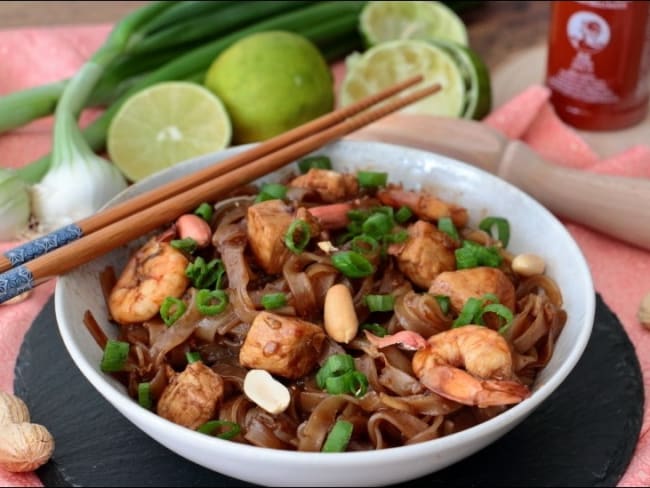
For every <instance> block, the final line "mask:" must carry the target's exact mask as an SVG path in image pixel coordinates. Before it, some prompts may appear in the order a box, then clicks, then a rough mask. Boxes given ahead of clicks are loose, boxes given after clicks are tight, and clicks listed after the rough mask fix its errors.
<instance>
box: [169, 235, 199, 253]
mask: <svg viewBox="0 0 650 488" xmlns="http://www.w3.org/2000/svg"><path fill="white" fill-rule="evenodd" d="M169 245H170V246H172V247H173V248H174V249H178V250H179V251H184V252H186V253H188V254H192V253H193V252H194V251H196V248H197V244H196V241H195V240H194V239H192V238H191V237H186V238H185V239H174V240H173V241H171V242H170V243H169Z"/></svg>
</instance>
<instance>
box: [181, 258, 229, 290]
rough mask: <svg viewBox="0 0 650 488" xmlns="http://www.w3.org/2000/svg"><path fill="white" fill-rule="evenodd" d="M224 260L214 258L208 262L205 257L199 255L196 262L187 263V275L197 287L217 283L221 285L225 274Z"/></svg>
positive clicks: (205, 286) (206, 286) (208, 286)
mask: <svg viewBox="0 0 650 488" xmlns="http://www.w3.org/2000/svg"><path fill="white" fill-rule="evenodd" d="M224 271H225V269H224V266H223V262H222V261H221V260H220V259H213V260H212V261H210V262H209V263H207V264H206V262H205V259H203V258H202V257H201V256H199V257H197V258H196V259H195V260H194V262H192V263H190V264H188V265H187V268H186V269H185V275H186V276H187V277H188V278H189V279H190V280H191V281H192V285H193V286H194V287H195V288H206V289H207V288H210V287H211V286H212V285H214V284H215V283H216V284H217V288H218V287H219V286H220V282H221V278H222V276H223V274H224Z"/></svg>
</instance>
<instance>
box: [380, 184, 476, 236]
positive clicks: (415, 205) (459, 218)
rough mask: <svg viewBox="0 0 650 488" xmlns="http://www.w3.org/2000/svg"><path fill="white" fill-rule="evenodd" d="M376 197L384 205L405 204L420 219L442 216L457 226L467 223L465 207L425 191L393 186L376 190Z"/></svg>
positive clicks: (433, 218) (395, 205)
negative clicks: (448, 218)
mask: <svg viewBox="0 0 650 488" xmlns="http://www.w3.org/2000/svg"><path fill="white" fill-rule="evenodd" d="M377 197H378V198H379V200H381V202H382V203H383V204H384V205H390V206H391V207H400V206H402V205H403V206H406V207H408V208H410V209H411V211H412V212H413V213H414V214H415V215H417V216H418V217H420V218H421V219H425V220H435V221H437V220H438V219H440V218H442V217H450V218H451V220H452V222H453V223H454V225H455V226H457V227H464V226H465V225H466V224H467V219H468V215H467V209H465V208H464V207H460V206H458V205H455V204H453V203H448V202H445V201H443V200H440V199H439V198H436V197H434V196H433V195H430V194H428V193H425V192H417V191H407V190H403V189H401V188H398V187H393V188H387V189H385V190H383V191H380V192H378V193H377Z"/></svg>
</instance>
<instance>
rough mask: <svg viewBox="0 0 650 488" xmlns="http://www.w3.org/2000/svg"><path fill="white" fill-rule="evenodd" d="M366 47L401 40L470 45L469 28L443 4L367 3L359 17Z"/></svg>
mask: <svg viewBox="0 0 650 488" xmlns="http://www.w3.org/2000/svg"><path fill="white" fill-rule="evenodd" d="M359 31H360V32H361V35H362V37H363V39H364V42H365V43H366V47H372V46H376V45H377V44H379V43H381V42H387V41H395V40H399V39H420V40H428V39H438V38H440V39H447V40H450V41H454V42H458V43H459V44H463V45H467V44H468V36H467V28H466V27H465V24H464V23H463V21H462V20H461V18H460V17H459V16H458V15H457V14H456V13H455V12H454V11H453V10H452V9H450V8H449V7H447V6H446V5H445V4H444V3H442V2H424V1H403V2H368V3H367V4H366V5H365V7H364V8H363V10H362V11H361V16H360V18H359Z"/></svg>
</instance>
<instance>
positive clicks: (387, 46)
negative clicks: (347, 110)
mask: <svg viewBox="0 0 650 488" xmlns="http://www.w3.org/2000/svg"><path fill="white" fill-rule="evenodd" d="M415 75H422V76H423V78H424V81H423V83H425V84H431V83H436V82H437V83H440V85H441V86H442V89H441V90H440V91H439V92H437V93H435V94H433V95H431V96H428V97H426V98H423V99H422V100H420V101H419V102H417V103H413V104H411V105H408V106H406V107H405V108H403V109H402V110H401V111H402V112H407V113H421V114H428V115H438V116H449V117H462V116H463V113H464V107H465V89H466V85H465V78H464V74H463V71H462V70H461V69H460V68H459V66H458V65H457V64H456V61H455V60H454V58H453V57H452V56H451V55H450V54H449V53H448V52H447V51H446V50H445V49H442V48H440V47H438V46H436V45H434V44H432V43H430V42H425V41H415V40H407V41H392V42H385V43H382V44H378V45H376V46H375V47H372V48H370V49H368V50H367V51H365V52H364V53H363V54H360V53H353V54H351V55H350V56H348V57H347V58H346V74H345V77H344V78H343V82H342V84H341V92H340V96H341V105H343V106H345V105H349V104H351V103H353V102H356V101H357V100H360V99H361V98H363V97H365V96H368V95H370V94H373V93H376V92H378V91H380V90H383V89H384V88H387V87H389V86H390V85H393V84H395V83H398V82H400V81H403V80H405V79H406V78H410V77H412V76H415ZM421 87H422V84H418V85H417V86H416V87H413V88H411V89H410V90H414V89H417V88H421ZM404 93H406V91H405V92H404Z"/></svg>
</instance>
